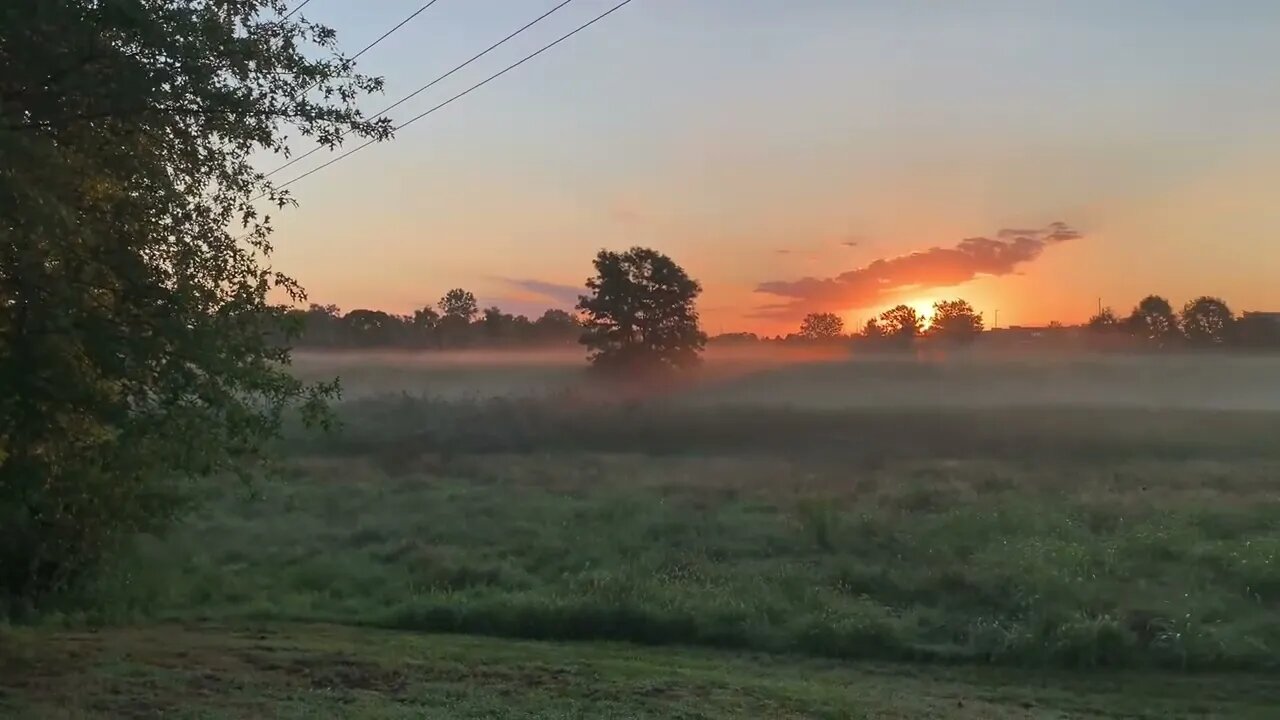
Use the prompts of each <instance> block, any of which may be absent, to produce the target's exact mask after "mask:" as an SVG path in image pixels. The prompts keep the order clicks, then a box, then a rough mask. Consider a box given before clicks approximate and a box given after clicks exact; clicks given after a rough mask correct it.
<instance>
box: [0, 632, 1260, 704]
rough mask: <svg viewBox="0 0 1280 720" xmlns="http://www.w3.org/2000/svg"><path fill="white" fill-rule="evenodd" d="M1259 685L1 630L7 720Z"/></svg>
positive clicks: (882, 699) (982, 696) (1088, 695)
mask: <svg viewBox="0 0 1280 720" xmlns="http://www.w3.org/2000/svg"><path fill="white" fill-rule="evenodd" d="M1277 705H1280V688H1278V686H1277V684H1276V683H1274V682H1270V681H1267V680H1263V679H1260V678H1254V677H1248V676H1241V675H1231V676H1198V677H1192V678H1187V677H1170V676H1167V675H1165V676H1159V675H1151V674H1141V673H1131V672H1130V673H1106V674H1102V673H1084V674H1079V673H1077V674H1062V673H1044V672H1034V671H1013V670H1001V671H995V670H983V669H974V668H939V667H934V666H929V667H912V666H908V665H902V664H889V665H878V664H868V663H860V664H852V665H850V664H845V663H833V662H830V661H826V662H824V661H816V660H812V659H805V658H794V657H785V656H762V655H751V654H745V655H744V654H730V653H726V652H716V651H701V650H672V649H644V648H636V647H634V646H628V645H619V644H615V643H538V642H520V641H500V640H493V639H485V638H467V637H462V636H439V635H423V634H417V633H404V632H391V631H380V630H372V629H367V628H366V629H357V628H347V627H335V626H322V625H282V624H269V625H257V626H247V625H239V626H216V625H194V626H193V625H155V626H149V627H143V628H116V629H110V630H103V631H101V632H95V633H83V632H60V633H52V632H48V631H34V630H21V631H18V630H14V631H8V632H0V716H4V717H15V718H24V719H25V718H29V719H30V720H47V719H48V720H52V719H54V718H77V719H85V720H106V719H107V718H111V719H114V718H154V717H164V718H175V719H195V718H205V719H210V718H281V719H287V718H297V719H298V720H302V719H304V718H305V719H306V720H311V719H313V718H355V719H357V720H358V719H361V718H389V719H394V718H404V719H406V720H407V719H408V718H414V719H430V718H439V719H441V720H444V719H446V718H447V719H450V720H465V719H467V718H477V719H478V718H543V719H550V720H554V719H557V718H566V719H567V718H584V719H585V718H618V719H621V718H635V719H639V718H655V719H656V718H689V719H692V718H702V719H707V720H716V719H721V718H723V719H726V720H727V719H729V718H885V719H889V718H959V719H960V720H965V719H972V720H979V719H981V720H1001V719H1006V718H1008V719H1012V718H1027V719H1032V718H1055V719H1056V718H1076V717H1079V718H1121V717H1124V718H1160V719H1162V720H1163V719H1165V718H1193V717H1195V718H1201V717H1222V718H1228V717H1229V718H1259V719H1260V720H1261V719H1263V718H1272V717H1274V710H1275V707H1276V706H1277Z"/></svg>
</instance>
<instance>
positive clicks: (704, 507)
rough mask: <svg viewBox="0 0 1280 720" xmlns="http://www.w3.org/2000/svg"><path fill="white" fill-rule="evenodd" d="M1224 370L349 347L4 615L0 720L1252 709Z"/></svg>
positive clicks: (1258, 468)
mask: <svg viewBox="0 0 1280 720" xmlns="http://www.w3.org/2000/svg"><path fill="white" fill-rule="evenodd" d="M325 362H329V361H328V360H326V361H325ZM361 362H367V360H364V361H361ZM1233 362H1234V361H1233ZM1271 362H1272V360H1271V359H1267V358H1249V359H1245V360H1240V361H1239V363H1237V364H1238V365H1239V367H1236V366H1235V365H1233V366H1232V368H1234V369H1233V370H1232V372H1235V371H1239V372H1240V373H1244V374H1245V375H1246V380H1247V382H1245V383H1244V385H1245V386H1248V387H1251V388H1252V387H1254V386H1256V385H1257V383H1256V382H1255V381H1256V380H1257V379H1258V377H1259V376H1260V375H1259V374H1260V373H1262V372H1263V371H1264V370H1267V368H1269V367H1270V365H1269V364H1268V363H1271ZM1241 363H1243V364H1241ZM317 367H318V368H319V370H317ZM341 367H342V365H341V363H338V364H337V365H333V366H329V365H323V363H321V364H320V365H317V366H314V367H311V368H310V371H311V372H320V373H321V374H323V373H324V372H328V371H330V370H335V369H341ZM1209 369H1211V364H1206V362H1205V361H1204V360H1203V359H1196V358H1187V359H1179V360H1177V362H1175V361H1174V360H1169V361H1167V362H1166V361H1163V360H1162V361H1160V362H1159V363H1155V364H1145V363H1140V362H1133V361H1119V360H1116V361H1110V360H1109V361H1107V362H1098V363H1084V364H1080V365H1078V366H1077V365H1075V364H1072V363H1046V364H1041V365H1035V364H1034V363H1032V364H1023V365H1018V366H1017V367H1016V368H1014V369H1012V370H1010V369H1009V368H1004V369H1000V368H996V369H993V368H989V367H984V366H981V365H973V364H964V363H958V364H955V365H948V364H941V365H939V364H928V363H924V364H921V363H911V362H907V363H902V362H897V361H884V362H880V363H833V364H827V365H821V366H806V367H804V368H798V369H797V368H783V369H773V370H769V371H768V372H767V373H765V374H753V373H756V372H757V371H758V370H759V368H756V369H743V368H741V367H739V368H737V369H736V370H734V371H733V372H728V371H725V372H723V373H722V374H721V375H719V376H716V375H715V374H714V373H712V374H710V375H708V376H705V377H704V378H703V381H704V382H701V383H699V384H697V385H696V386H694V387H684V388H682V389H679V390H678V391H677V390H676V389H675V388H672V387H666V388H652V387H650V388H630V389H629V390H628V396H627V399H625V400H622V401H617V400H616V399H615V400H614V401H610V402H604V401H602V396H601V395H600V387H599V386H596V387H588V386H585V385H581V384H578V383H577V381H576V380H574V377H575V376H574V375H573V372H572V371H571V370H567V369H566V368H565V367H558V366H555V365H554V364H547V365H545V366H537V367H533V368H531V369H530V370H529V372H528V373H527V374H523V375H522V374H519V373H517V374H514V375H512V374H508V373H507V371H506V370H504V371H503V372H502V373H501V374H502V377H500V378H498V377H489V379H488V380H486V379H485V378H486V375H485V373H486V372H487V373H490V374H492V373H494V372H495V371H494V370H493V369H492V368H489V369H484V368H475V367H468V366H465V365H464V366H458V367H449V368H446V369H445V370H443V371H441V370H439V369H434V370H430V371H429V372H428V371H424V370H423V369H422V368H419V367H416V366H414V365H413V364H412V363H408V364H404V366H403V367H398V368H397V369H396V372H397V373H400V374H398V375H394V376H386V375H384V374H383V370H382V369H381V366H377V367H374V366H365V365H361V366H360V368H359V370H360V372H361V373H363V375H361V376H360V377H362V378H363V380H362V382H363V383H364V385H365V388H364V390H363V391H362V392H357V393H355V394H356V395H358V396H360V397H359V398H358V399H356V400H354V401H350V402H347V403H345V404H343V405H342V406H341V407H340V408H339V414H340V416H341V419H342V420H343V421H344V423H345V430H344V432H343V433H342V434H341V435H339V436H335V437H325V438H320V439H316V438H305V437H302V436H300V435H298V434H294V433H291V434H290V435H289V436H288V438H287V439H286V441H285V443H284V446H283V449H284V450H285V451H286V454H287V467H288V468H289V471H288V473H287V477H286V478H284V479H283V480H280V481H273V482H264V483H262V484H260V485H257V486H254V487H252V488H247V487H244V486H241V485H238V484H236V483H234V482H229V481H210V482H205V483H201V484H199V485H198V486H196V487H194V488H193V492H194V494H195V498H194V499H195V500H197V501H198V502H197V503H196V507H197V508H198V509H197V511H196V512H194V514H192V515H191V516H190V517H188V518H186V519H185V520H184V521H183V522H182V523H181V524H180V525H179V526H178V527H176V528H174V530H173V531H172V532H170V533H169V534H167V535H166V536H164V537H162V538H141V539H140V540H139V542H138V543H137V544H136V546H135V547H133V548H132V549H131V551H130V552H129V553H128V554H127V555H125V556H123V557H121V558H119V560H118V561H117V562H116V563H114V564H113V565H112V566H111V567H110V568H109V571H108V572H106V573H105V574H104V575H103V577H102V578H101V581H100V583H99V584H98V585H97V586H95V587H92V588H90V589H89V590H90V591H91V593H92V594H91V595H89V596H88V600H87V602H81V603H79V604H74V603H72V604H68V606H67V607H66V608H65V610H64V611H63V612H58V611H56V610H52V609H50V610H46V611H45V612H43V613H42V614H41V615H39V616H38V617H36V618H28V619H27V620H28V621H29V623H28V625H27V626H25V627H22V628H21V629H16V630H13V631H10V632H8V633H6V634H0V716H4V715H5V713H6V711H9V710H14V712H11V713H9V714H12V715H16V716H18V717H119V716H131V715H132V716H138V717H150V716H155V715H157V714H164V715H165V716H166V717H168V716H176V717H246V716H248V717H254V716H271V717H318V716H329V717H362V716H364V717H464V718H465V717H495V716H502V717H551V718H557V717H629V718H630V717H641V718H643V717H690V718H692V717H699V718H704V717H705V718H716V717H744V716H745V717H957V716H958V717H966V716H969V717H975V718H977V717H1045V718H1058V717H1076V716H1084V717H1109V716H1126V717H1135V716H1150V717H1172V716H1176V715H1178V714H1179V713H1182V714H1184V715H1187V716H1213V717H1240V716H1257V717H1267V716H1269V715H1268V712H1269V711H1268V710H1267V708H1268V707H1270V708H1274V706H1275V701H1276V694H1277V692H1280V691H1278V690H1277V687H1276V684H1275V683H1273V682H1271V681H1269V680H1259V679H1258V677H1257V676H1256V675H1251V674H1249V673H1264V674H1265V673H1274V672H1275V670H1277V669H1280V493H1277V485H1276V482H1277V481H1276V479H1277V477H1280V443H1277V442H1275V438H1276V437H1277V430H1280V413H1277V412H1274V411H1271V410H1266V409H1254V410H1243V409H1239V408H1240V407H1251V405H1250V403H1248V402H1240V398H1239V397H1236V396H1235V395H1230V394H1228V395H1229V396H1224V398H1223V402H1221V403H1217V404H1215V403H1208V402H1201V400H1203V399H1204V397H1202V396H1206V393H1208V394H1212V392H1213V391H1214V389H1215V388H1221V387H1222V384H1223V382H1226V381H1225V380H1224V378H1223V377H1222V376H1221V374H1219V375H1217V376H1210V375H1209V374H1207V373H1208V370H1209ZM343 372H344V374H350V373H348V372H347V371H346V370H343ZM1268 372H1269V371H1268ZM472 375H474V376H475V377H472ZM544 375H545V377H543V376H544ZM477 378H478V379H477ZM539 378H541V379H539ZM1126 378H1127V379H1126ZM1058 381H1062V387H1059V388H1058V389H1057V390H1055V391H1054V392H1057V393H1059V394H1065V395H1072V394H1073V393H1076V392H1077V391H1081V389H1082V388H1092V390H1091V391H1090V392H1083V391H1082V392H1081V397H1082V398H1083V400H1084V401H1089V400H1090V398H1093V396H1094V395H1096V394H1098V393H1099V392H1102V393H1103V394H1107V393H1109V392H1110V391H1109V390H1106V388H1108V387H1113V386H1114V387H1119V386H1123V385H1125V384H1126V383H1128V384H1130V385H1135V384H1136V386H1137V388H1138V390H1137V391H1135V392H1137V394H1138V395H1142V396H1143V397H1145V398H1147V400H1148V401H1154V400H1158V399H1160V398H1161V397H1172V398H1174V399H1177V398H1181V400H1179V401H1178V402H1173V403H1171V404H1172V405H1180V406H1181V409H1176V410H1175V409H1171V408H1163V409H1157V408H1153V407H1143V405H1144V403H1141V402H1139V403H1133V402H1129V401H1128V400H1126V398H1124V397H1121V398H1119V401H1118V402H1117V403H1112V404H1107V403H1102V404H1093V405H1090V404H1087V403H1086V404H1077V403H1066V404H1057V405H1048V406H1036V405H1034V404H1026V403H1021V404H1020V403H1019V402H1018V400H1019V399H1022V400H1027V399H1033V400H1034V399H1037V398H1039V399H1044V398H1045V397H1048V396H1050V395H1053V394H1054V392H1049V393H1047V394H1046V393H1044V392H1040V393H1039V394H1037V393H1036V392H1031V391H1030V390H1028V389H1027V388H1029V387H1032V386H1037V385H1041V384H1044V383H1056V382H1058ZM1171 382H1172V383H1174V384H1175V386H1176V387H1174V388H1173V389H1172V390H1167V386H1168V384H1169V383H1171ZM477 383H478V385H477ZM504 383H507V384H510V383H516V384H519V383H528V385H529V388H532V387H534V386H537V385H539V384H541V386H542V387H544V389H545V388H548V387H549V388H552V389H553V390H554V392H552V393H551V394H543V395H541V396H539V393H537V392H525V391H524V390H521V391H520V392H514V391H512V390H511V388H509V387H506V385H504ZM974 383H976V385H974ZM1179 383H1181V384H1180V385H1178V384H1179ZM1250 383H1252V384H1250ZM441 384H444V385H447V386H448V387H447V388H446V389H447V392H443V393H442V394H443V395H444V396H446V397H444V398H434V399H429V398H426V397H418V396H411V395H401V396H385V395H377V393H378V392H379V391H380V390H385V389H389V388H390V387H393V386H396V385H403V386H406V387H412V388H414V389H415V390H421V389H424V388H426V389H428V390H431V389H432V388H433V387H434V388H438V387H439V385H441ZM466 387H478V388H479V389H478V390H477V391H476V392H475V393H474V394H473V395H472V396H471V397H470V398H468V392H467V391H466V389H465V388H466ZM884 387H888V388H898V390H894V391H893V392H888V391H885V390H883V388H884ZM1020 387H1021V388H1022V390H1018V388H1020ZM850 388H853V389H852V390H851V389H850ZM876 388H881V389H880V390H877V389H876ZM902 388H916V390H915V391H914V392H916V395H914V396H911V397H905V398H902V399H903V402H901V403H897V404H895V403H894V402H891V400H892V399H893V398H894V397H896V395H895V393H898V392H900V391H901V389H902ZM922 388H923V389H922ZM940 388H941V389H947V388H950V389H953V390H955V391H956V392H955V394H954V395H952V396H950V397H949V398H947V399H943V400H941V401H939V402H938V403H935V404H933V405H931V406H928V405H929V404H928V403H927V402H926V401H927V397H926V396H927V395H929V394H930V393H936V392H939V389H940ZM1098 388H1102V390H1099V389H1098ZM1189 388H1190V389H1189ZM525 389H528V388H525ZM1255 389H1256V388H1255ZM1166 390H1167V392H1166ZM432 391H433V392H434V390H432ZM886 392H888V394H886ZM1002 393H1003V394H1002ZM1091 393H1092V394H1091ZM853 395H856V396H857V397H859V398H861V400H859V401H855V402H848V398H849V397H851V396H853ZM994 395H999V397H1000V402H995V401H993V402H987V401H985V400H984V401H982V402H977V401H975V399H977V398H987V399H989V398H991V397H993V396H994ZM1236 395H1239V392H1237V393H1236ZM1175 396H1176V397H1175ZM486 398H487V399H486ZM1197 398H1198V399H1197ZM1095 399H1096V398H1095ZM1130 399H1132V398H1130ZM1255 399H1256V400H1257V403H1255V404H1259V406H1260V407H1261V406H1265V405H1266V404H1267V403H1269V402H1270V400H1268V399H1267V397H1265V393H1260V392H1259V393H1257V394H1256V398H1255ZM1002 402H1003V404H1001V403H1002ZM1148 404H1149V403H1148ZM921 405H926V406H927V407H920V406H921ZM1232 408H1236V409H1232ZM298 623H308V624H306V625H298ZM316 623H319V624H316ZM90 626H92V627H101V628H104V629H103V630H102V632H101V633H100V634H95V635H84V634H80V633H79V632H78V631H81V630H83V629H84V628H85V627H90ZM255 627H264V628H266V630H265V631H264V633H263V634H262V637H259V636H258V635H257V634H249V635H246V634H245V632H246V628H255ZM406 631H407V632H406ZM438 633H447V635H440V634H438ZM465 636H470V637H465ZM481 636H487V637H489V638H491V639H482V637H481ZM496 638H503V639H502V640H499V639H496ZM529 641H541V643H542V644H539V643H535V642H529ZM571 641H593V642H591V643H574V642H571ZM645 646H648V647H645ZM654 646H665V647H662V648H657V647H654ZM1104 672H1105V673H1106V674H1105V675H1104V674H1103V673H1104ZM1208 673H1230V674H1228V675H1221V674H1215V675H1208ZM1267 677H1270V676H1267ZM130 703H134V704H130ZM1269 703H1270V705H1269Z"/></svg>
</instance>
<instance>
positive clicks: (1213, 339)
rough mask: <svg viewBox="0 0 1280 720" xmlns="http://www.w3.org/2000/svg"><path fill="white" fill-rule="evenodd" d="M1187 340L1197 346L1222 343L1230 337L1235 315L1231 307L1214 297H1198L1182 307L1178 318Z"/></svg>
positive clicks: (1211, 345)
mask: <svg viewBox="0 0 1280 720" xmlns="http://www.w3.org/2000/svg"><path fill="white" fill-rule="evenodd" d="M1179 320H1180V323H1181V326H1182V334H1183V336H1185V337H1186V338H1187V342H1189V343H1191V344H1192V345H1196V346H1199V347H1213V346H1215V345H1223V344H1225V343H1227V342H1228V341H1229V340H1231V339H1232V330H1234V326H1235V316H1234V315H1232V314H1231V308H1229V307H1227V304H1226V303H1225V302H1223V301H1222V300H1220V299H1218V298H1215V297H1208V296H1205V297H1200V298H1196V299H1195V300H1192V301H1191V302H1189V303H1187V304H1186V305H1185V306H1184V307H1183V308H1182V314H1181V317H1180V318H1179Z"/></svg>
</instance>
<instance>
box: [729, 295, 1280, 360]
mask: <svg viewBox="0 0 1280 720" xmlns="http://www.w3.org/2000/svg"><path fill="white" fill-rule="evenodd" d="M978 341H981V342H982V343H983V344H1002V345H1009V344H1012V345H1027V346H1043V347H1049V348H1052V347H1066V346H1075V347H1082V348H1087V349H1092V350H1116V351H1142V350H1156V351H1168V350H1178V349H1224V350H1225V349H1246V350H1247V349H1259V350H1263V349H1270V350H1276V349H1280V313H1272V312H1246V313H1243V314H1241V315H1236V314H1235V313H1234V312H1233V311H1232V310H1231V308H1230V307H1229V306H1228V305H1227V304H1226V302H1224V301H1223V300H1221V299H1220V298H1216V297H1209V296H1204V297H1199V298H1196V299H1194V300H1191V301H1189V302H1187V303H1186V304H1185V305H1183V306H1182V309H1181V310H1179V311H1175V310H1174V309H1173V306H1172V304H1170V302H1169V301H1168V300H1167V299H1165V298H1163V297H1160V296H1159V295H1148V296H1147V297H1145V298H1143V299H1142V300H1141V301H1140V302H1139V303H1138V304H1137V305H1135V306H1134V308H1133V309H1132V310H1131V311H1130V312H1129V314H1127V315H1124V316H1121V315H1118V314H1117V313H1116V312H1115V311H1114V310H1113V309H1111V308H1103V309H1101V310H1100V311H1099V312H1098V313H1097V314H1095V315H1094V316H1093V317H1091V318H1089V320H1088V321H1087V322H1085V323H1084V324H1081V325H1064V324H1062V323H1058V322H1051V323H1049V324H1048V325H1045V326H1042V327H1010V328H1002V329H998V330H987V329H986V328H985V327H984V324H983V318H982V316H981V315H980V314H979V313H977V312H976V311H975V310H974V308H973V306H972V305H970V304H969V303H968V302H966V301H964V300H958V299H957V300H943V301H939V302H937V303H935V304H934V306H933V313H932V316H931V317H930V318H924V317H921V316H920V315H919V314H917V313H916V311H915V310H914V309H913V308H911V307H909V306H906V305H899V306H897V307H894V308H891V309H889V310H887V311H885V312H884V313H882V314H881V315H880V316H879V317H877V318H873V319H871V320H868V321H867V323H866V325H865V326H863V327H862V329H861V330H859V331H858V332H853V333H845V329H844V321H843V320H842V319H841V318H840V317H839V316H838V315H836V314H835V313H810V314H809V315H807V316H805V318H804V320H803V321H802V322H801V324H800V327H799V330H798V332H794V333H790V334H787V335H775V336H773V337H769V336H759V335H756V334H755V333H748V332H736V333H724V334H720V335H716V336H713V337H711V338H710V339H709V341H708V342H709V343H711V344H716V345H750V344H758V343H778V344H787V345H813V344H821V345H830V344H832V343H849V344H852V345H854V346H856V347H858V348H860V349H864V350H903V349H909V348H913V347H916V346H919V345H930V346H939V345H951V346H957V345H967V344H970V343H974V342H978Z"/></svg>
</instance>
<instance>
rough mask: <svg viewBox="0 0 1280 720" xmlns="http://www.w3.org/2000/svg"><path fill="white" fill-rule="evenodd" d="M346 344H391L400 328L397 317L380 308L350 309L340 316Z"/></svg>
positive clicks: (360, 345)
mask: <svg viewBox="0 0 1280 720" xmlns="http://www.w3.org/2000/svg"><path fill="white" fill-rule="evenodd" d="M342 326H343V328H344V329H345V331H346V333H345V335H346V340H347V344H348V345H353V346H355V347H385V346H387V345H391V344H393V343H394V342H395V341H396V340H397V338H398V336H399V334H400V333H399V332H398V330H399V329H400V328H399V326H400V322H399V319H398V318H396V317H395V316H393V315H390V314H388V313H385V312H382V311H381V310H352V311H351V312H349V313H347V314H346V315H344V316H342Z"/></svg>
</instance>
